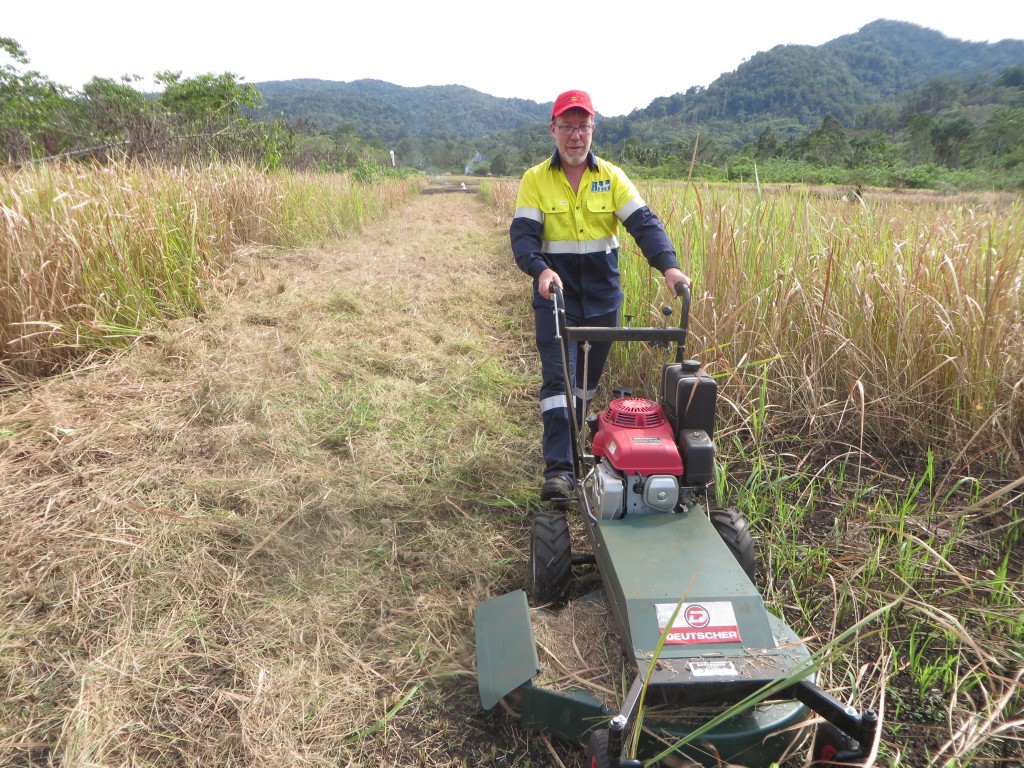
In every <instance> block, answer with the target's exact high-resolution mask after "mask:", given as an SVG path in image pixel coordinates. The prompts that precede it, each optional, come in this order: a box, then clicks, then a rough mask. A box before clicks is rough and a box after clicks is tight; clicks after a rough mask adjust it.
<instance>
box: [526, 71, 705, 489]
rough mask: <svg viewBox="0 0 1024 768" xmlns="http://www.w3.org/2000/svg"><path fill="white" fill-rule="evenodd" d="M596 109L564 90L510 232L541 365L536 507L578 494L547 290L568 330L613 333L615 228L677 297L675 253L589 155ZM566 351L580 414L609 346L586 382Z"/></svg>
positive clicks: (619, 180) (606, 167) (593, 356)
mask: <svg viewBox="0 0 1024 768" xmlns="http://www.w3.org/2000/svg"><path fill="white" fill-rule="evenodd" d="M594 116H595V112H594V107H593V105H592V104H591V102H590V96H589V95H588V94H587V93H585V92H584V91H578V90H574V91H566V92H565V93H562V94H560V95H559V96H558V98H557V99H555V105H554V108H553V109H552V110H551V124H550V126H549V127H550V130H551V135H552V136H553V137H554V139H555V148H556V149H555V153H554V154H553V155H552V156H551V158H549V159H547V160H545V161H544V162H542V163H540V164H539V165H535V166H534V167H533V168H530V169H529V170H528V171H527V172H526V173H525V174H524V175H523V178H522V181H521V182H520V185H519V195H518V197H517V198H516V212H515V216H514V217H513V219H512V224H511V226H510V227H509V235H510V237H511V240H512V253H513V255H514V256H515V259H516V264H518V265H519V268H520V269H521V270H523V272H525V273H526V274H528V275H530V277H532V278H533V285H534V295H533V312H534V325H535V329H536V338H537V351H538V352H539V353H540V360H541V388H540V410H541V417H542V419H543V422H544V434H543V439H542V451H543V454H544V484H543V486H542V487H541V494H540V497H541V500H542V501H552V502H562V501H567V500H569V499H570V498H571V497H572V494H573V488H574V484H575V481H574V477H573V463H572V446H571V442H570V441H571V439H572V438H571V435H570V432H569V411H568V408H569V405H570V404H569V403H568V402H566V397H565V385H564V378H563V374H562V356H561V349H560V346H559V344H560V343H559V341H558V340H557V339H556V338H555V320H554V314H553V311H552V303H551V286H552V285H558V286H561V288H562V293H563V296H564V297H565V312H566V321H567V323H568V324H569V325H589V326H616V325H618V319H619V307H620V305H621V303H622V287H621V285H620V283H619V239H618V231H619V223H620V222H621V223H622V224H623V225H624V226H625V228H626V231H627V232H629V234H630V235H631V236H632V237H633V238H634V239H635V240H636V242H637V245H639V246H640V250H641V252H642V253H643V255H644V258H646V259H647V261H648V263H649V264H650V265H651V266H652V267H654V268H655V269H657V270H659V271H660V272H661V273H662V274H663V275H664V276H665V283H666V285H667V286H668V289H669V291H670V292H671V293H672V295H673V296H675V286H676V284H677V283H679V282H680V281H681V282H683V283H686V284H687V285H688V284H689V282H690V280H689V278H688V277H687V276H686V275H684V274H683V272H682V271H681V270H680V269H679V263H678V261H677V260H676V251H675V248H674V247H673V245H672V242H671V240H670V239H669V237H668V235H667V234H666V233H665V228H664V227H663V226H662V224H661V221H660V220H659V219H658V217H657V216H656V215H655V214H654V213H652V212H651V209H650V208H648V207H647V204H646V203H645V202H644V201H643V198H641V197H640V195H639V193H638V192H637V190H636V187H635V186H633V183H632V182H631V181H630V180H629V179H628V178H627V176H626V174H625V173H623V171H622V170H621V169H620V168H617V167H616V166H614V165H612V164H611V163H609V162H607V161H605V160H602V159H601V158H599V157H597V156H595V155H594V154H593V152H591V151H590V142H591V137H592V135H593V131H594ZM575 346H576V345H571V346H570V349H569V361H568V364H569V367H570V369H571V371H572V374H573V378H572V382H573V387H574V388H575V401H576V402H575V407H576V410H577V414H581V413H582V412H583V410H584V401H587V402H589V401H590V399H592V398H593V396H594V394H595V392H596V390H597V383H598V381H599V379H600V378H601V372H602V371H603V370H604V365H605V362H606V361H607V359H608V352H609V349H610V347H611V344H610V343H593V344H591V351H590V355H589V360H588V362H587V381H586V382H584V381H583V380H582V379H583V355H582V354H577V353H576V349H575Z"/></svg>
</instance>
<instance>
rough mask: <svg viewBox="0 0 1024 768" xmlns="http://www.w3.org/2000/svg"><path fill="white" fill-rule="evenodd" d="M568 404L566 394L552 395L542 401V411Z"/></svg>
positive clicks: (565, 406)
mask: <svg viewBox="0 0 1024 768" xmlns="http://www.w3.org/2000/svg"><path fill="white" fill-rule="evenodd" d="M568 407H569V406H568V405H567V404H566V400H565V395H552V396H551V397H545V398H544V399H543V400H541V401H540V412H541V413H544V412H545V411H553V410H555V409H556V408H568Z"/></svg>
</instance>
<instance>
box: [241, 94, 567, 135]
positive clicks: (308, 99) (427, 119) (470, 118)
mask: <svg viewBox="0 0 1024 768" xmlns="http://www.w3.org/2000/svg"><path fill="white" fill-rule="evenodd" d="M255 85H256V87H257V88H258V89H259V90H260V92H261V93H262V94H263V99H264V101H265V102H266V108H265V109H262V110H260V112H258V113H257V114H258V115H259V116H271V117H278V116H282V115H283V116H284V117H285V119H287V120H304V121H307V122H309V123H313V124H315V126H316V127H317V128H319V129H320V130H323V131H326V132H327V133H335V132H337V131H339V130H341V131H351V132H354V133H357V134H359V135H360V136H363V137H366V138H369V139H377V140H380V141H383V142H384V143H386V144H390V145H394V144H396V143H398V142H400V141H401V140H402V139H404V138H407V137H415V138H418V139H452V138H455V139H472V138H477V137H480V136H484V135H487V134H490V133H495V132H501V131H509V130H515V129H516V128H519V127H520V126H523V125H528V124H537V123H546V122H547V119H548V117H549V116H550V114H551V103H550V102H548V103H547V104H538V103H537V102H535V101H529V100H527V99H500V98H497V97H495V96H488V95H487V94H485V93H481V92H480V91H474V90H473V89H471V88H466V87H465V86H462V85H430V86H423V87H419V88H406V87H403V86H400V85H393V84H392V83H386V82H383V81H381V80H354V81H352V82H348V83H342V82H334V81H329V80H279V81H274V82H267V83H256V84H255Z"/></svg>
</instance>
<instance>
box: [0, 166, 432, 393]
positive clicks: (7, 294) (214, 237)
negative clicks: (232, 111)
mask: <svg viewBox="0 0 1024 768" xmlns="http://www.w3.org/2000/svg"><path fill="white" fill-rule="evenodd" d="M413 188H414V182H410V181H408V180H406V181H389V182H384V183H377V184H373V185H363V184H358V183H355V182H354V181H352V180H351V179H350V178H349V177H348V176H345V175H328V174H297V173H282V174H274V175H267V174H263V173H259V172H257V171H254V170H251V169H248V168H244V167H231V166H212V167H207V168H186V167H158V166H148V167H140V166H131V165H111V166H103V167H99V166H91V167H83V166H76V165H63V166H61V165H56V166H55V165H47V166H31V167H27V168H25V169H22V170H18V171H7V172H5V173H3V175H2V176H0V296H2V302H0V382H3V381H4V380H6V381H12V380H24V379H26V378H32V377H36V376H41V375H47V374H51V373H54V372H56V371H59V370H61V369H63V368H64V367H65V366H66V365H68V364H69V363H70V362H72V361H74V360H80V359H82V358H83V357H84V356H86V355H88V354H90V353H91V352H94V351H97V350H103V349H107V348H110V347H111V346H116V345H118V344H120V343H124V342H126V341H128V340H131V339H135V338H138V336H139V335H140V334H141V333H142V332H143V331H144V329H145V328H146V327H147V326H148V325H149V324H151V323H153V322H154V321H159V320H161V319H163V318H168V317H180V316H183V315H187V314H192V313H197V312H200V311H202V310H203V302H204V297H205V296H208V295H209V292H208V291H206V288H207V287H208V284H209V282H210V281H211V280H213V279H215V278H216V277H217V275H218V274H219V273H220V272H221V270H222V269H223V268H224V267H225V266H226V265H227V264H228V263H229V262H230V260H231V258H232V257H233V256H235V255H236V254H238V253H239V252H240V251H242V250H244V249H250V248H259V247H266V246H270V247H275V246H282V247H283V246H294V245H298V244H303V243H310V242H321V241H325V240H329V239H333V238H337V237H340V236H343V235H345V234H348V233H351V232H354V231H358V230H359V228H360V227H361V226H362V225H363V224H364V223H365V222H367V221H369V220H373V219H375V218H378V217H379V216H381V215H383V214H384V213H386V212H388V211H390V210H391V209H393V208H394V207H395V206H396V205H397V204H398V203H400V202H401V201H403V200H404V199H406V197H407V196H408V194H409V192H410V191H412V189H413Z"/></svg>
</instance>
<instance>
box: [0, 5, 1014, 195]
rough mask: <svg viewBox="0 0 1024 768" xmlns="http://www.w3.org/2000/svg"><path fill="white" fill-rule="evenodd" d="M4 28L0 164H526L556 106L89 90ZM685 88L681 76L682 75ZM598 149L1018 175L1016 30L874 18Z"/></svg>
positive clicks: (826, 175)
mask: <svg viewBox="0 0 1024 768" xmlns="http://www.w3.org/2000/svg"><path fill="white" fill-rule="evenodd" d="M28 65H29V57H28V54H27V52H26V51H25V50H24V49H22V48H21V46H20V45H19V44H18V42H17V41H16V40H13V39H11V38H4V37H0V162H2V161H3V160H4V159H6V163H7V164H18V163H24V162H29V161H36V160H41V159H48V158H57V157H72V158H83V159H89V160H92V161H100V162H103V161H106V160H107V159H109V158H116V157H119V158H124V159H128V160H139V161H144V162H182V161H183V159H185V158H188V159H189V161H190V162H204V161H209V160H211V159H216V160H219V161H223V160H231V161H236V160H242V161H244V162H248V163H255V164H258V165H260V166H261V167H264V168H266V169H268V170H272V169H275V168H278V167H282V166H284V167H290V168H296V169H304V168H309V169H316V170H321V171H353V172H355V173H356V175H357V176H359V177H361V178H367V179H368V178H373V177H374V176H375V175H379V174H382V173H391V174H393V173H413V172H422V171H426V172H431V173H437V172H453V173H456V172H457V173H463V172H464V173H475V174H487V173H490V174H493V175H513V176H514V175H518V174H520V173H522V171H523V170H525V169H526V168H527V167H529V166H531V165H533V164H534V163H536V162H538V161H539V160H540V158H543V157H544V156H545V155H547V154H548V153H550V152H551V146H552V143H551V136H550V134H549V132H548V127H547V123H548V116H549V115H550V108H551V103H550V102H548V103H544V104H538V103H537V102H534V101H530V100H527V99H503V98H497V97H494V96H490V95H488V94H484V93H481V92H479V91H475V90H473V89H471V88H467V87H465V86H460V85H443V86H428V87H421V88H406V87H402V86H399V85H395V84H392V83H387V82H383V81H380V80H357V81H354V82H347V83H346V82H332V81H326V80H292V81H278V82H264V83H254V84H249V83H242V82H240V81H239V79H238V78H237V76H235V75H234V74H232V73H229V72H227V73H223V74H220V75H218V74H214V73H209V74H204V75H199V76H196V77H191V78H183V77H182V76H181V73H180V72H173V71H168V72H162V73H156V75H155V79H156V80H157V82H158V83H160V84H161V85H162V86H163V88H162V91H161V92H160V93H155V94H147V93H142V92H140V91H138V90H136V89H135V87H134V86H133V84H132V83H131V82H130V81H123V82H115V81H112V80H109V79H105V78H93V80H92V81H90V82H89V83H87V84H86V85H85V86H84V87H83V89H82V91H80V92H79V91H74V90H72V89H71V88H69V87H67V86H64V85H61V84H59V83H54V82H52V81H50V80H49V79H48V78H46V77H45V76H43V75H41V74H40V73H38V72H36V71H34V70H32V69H31V68H29V66H28ZM680 85H681V87H682V84H680ZM594 149H595V151H596V152H597V153H598V154H600V155H602V156H604V157H606V158H608V159H609V160H611V161H613V162H615V163H617V164H619V165H621V166H623V167H625V168H626V169H627V170H628V171H629V172H630V173H631V174H634V175H636V176H637V177H646V178H668V179H679V178H689V177H696V178H701V179H704V180H709V181H718V180H752V179H757V180H759V181H764V182H780V183H813V184H846V185H851V186H854V187H862V186H888V187H904V186H906V187H919V188H931V189H949V190H958V189H1014V190H1024V40H1004V41H1002V42H999V43H991V44H990V43H974V42H965V41H962V40H955V39H951V38H948V37H946V36H944V35H942V34H941V33H939V32H936V31H934V30H930V29H926V28H924V27H920V26H918V25H915V24H908V23H906V22H895V21H884V20H880V21H875V22H872V23H871V24H868V25H866V26H865V27H863V28H862V29H860V30H859V31H857V32H855V33H853V34H850V35H844V36H842V37H839V38H837V39H835V40H832V41H830V42H828V43H825V44H824V45H820V46H803V45H779V46H776V47H774V48H772V49H771V50H767V51H762V52H759V53H756V54H754V55H753V56H752V57H751V58H750V60H749V61H744V62H742V63H741V64H740V65H739V66H737V68H736V69H735V71H733V72H729V73H726V74H724V75H722V76H721V77H719V78H718V79H717V80H716V81H715V82H713V83H711V85H709V86H708V87H707V88H702V87H696V86H694V87H690V88H687V89H686V90H683V91H680V92H678V93H674V94H671V95H666V96H663V97H659V98H657V99H654V100H653V101H652V102H651V104H649V105H648V106H647V107H645V108H643V109H637V110H634V111H633V112H631V113H630V114H629V115H625V116H619V117H610V118H606V117H603V116H601V115H598V120H597V128H596V130H595V132H594Z"/></svg>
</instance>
